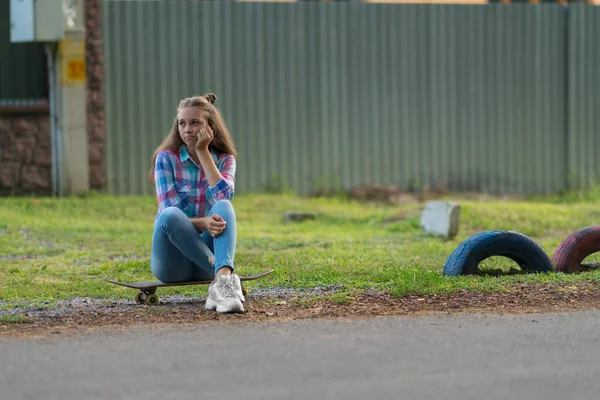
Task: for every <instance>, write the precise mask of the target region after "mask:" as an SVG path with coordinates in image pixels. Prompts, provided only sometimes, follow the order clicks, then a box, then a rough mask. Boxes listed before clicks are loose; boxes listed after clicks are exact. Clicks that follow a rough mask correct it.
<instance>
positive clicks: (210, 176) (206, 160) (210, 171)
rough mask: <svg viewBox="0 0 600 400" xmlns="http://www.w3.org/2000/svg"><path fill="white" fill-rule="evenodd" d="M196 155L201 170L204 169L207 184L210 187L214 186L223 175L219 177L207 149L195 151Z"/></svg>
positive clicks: (219, 173)
mask: <svg viewBox="0 0 600 400" xmlns="http://www.w3.org/2000/svg"><path fill="white" fill-rule="evenodd" d="M196 154H197V155H198V159H199V160H200V164H202V168H203V169H204V173H205V174H206V179H207V180H208V184H209V185H210V186H215V185H216V184H217V183H218V182H219V181H220V180H221V179H223V175H221V172H220V171H219V169H218V168H217V166H216V165H215V162H214V161H213V159H212V156H211V154H210V151H209V150H208V149H204V150H200V151H197V152H196Z"/></svg>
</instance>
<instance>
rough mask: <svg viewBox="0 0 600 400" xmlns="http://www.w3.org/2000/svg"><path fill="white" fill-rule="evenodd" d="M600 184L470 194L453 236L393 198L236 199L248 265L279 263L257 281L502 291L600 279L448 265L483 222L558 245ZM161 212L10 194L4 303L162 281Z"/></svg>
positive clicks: (2, 236)
mask: <svg viewBox="0 0 600 400" xmlns="http://www.w3.org/2000/svg"><path fill="white" fill-rule="evenodd" d="M594 190H595V189H594ZM594 190H592V191H590V192H585V193H579V194H574V193H569V194H565V195H563V196H552V197H548V198H541V197H538V198H535V199H530V200H527V201H473V200H469V201H467V200H459V202H460V204H461V206H462V212H461V225H460V232H459V235H458V237H456V238H455V239H453V240H440V239H437V238H433V237H429V236H426V235H424V234H423V232H422V230H421V228H420V227H419V218H420V213H421V211H422V208H423V204H422V203H417V202H415V203H412V204H406V205H402V206H393V205H376V204H364V203H360V202H356V201H348V200H346V199H343V198H341V197H337V198H313V199H311V198H302V197H296V196H293V195H289V194H265V195H245V196H238V197H236V198H235V199H234V201H233V203H234V207H235V209H236V213H237V217H238V247H237V250H236V267H237V269H238V272H239V273H240V274H242V275H249V274H254V273H257V272H260V271H262V270H264V269H266V268H274V269H275V272H274V273H273V274H271V275H270V276H268V277H266V278H264V279H261V280H257V281H252V282H248V283H247V286H248V288H249V289H250V290H252V288H253V287H270V286H280V287H290V288H309V287H314V286H327V285H339V286H342V287H343V288H344V290H343V291H342V292H341V293H340V294H338V295H336V296H337V297H335V301H339V302H344V301H346V299H347V298H348V293H350V292H352V293H356V292H360V291H362V290H365V289H367V288H375V289H380V290H386V291H389V292H390V293H392V294H393V295H397V296H403V295H407V294H437V293H450V292H454V291H458V290H475V291H499V290H507V289H509V288H510V287H511V285H513V284H515V283H517V282H564V281H577V280H598V279H599V278H600V271H591V272H586V273H582V274H576V275H564V274H557V273H549V274H528V275H525V274H520V273H519V274H510V272H515V271H514V268H516V267H517V266H516V264H514V263H513V262H512V261H510V260H508V259H505V258H501V257H494V258H492V259H490V260H488V261H486V262H485V263H484V266H483V267H484V269H487V270H488V271H489V272H490V274H491V276H466V277H456V278H449V277H444V276H442V274H441V272H442V268H443V265H444V263H445V261H446V259H447V258H448V256H449V255H450V253H452V251H453V250H454V249H455V248H456V246H458V244H459V243H460V242H461V241H463V240H465V239H466V238H468V237H469V236H470V235H472V234H474V233H477V232H480V231H483V230H489V229H511V230H515V231H519V232H522V233H524V234H526V235H528V236H530V237H532V238H533V239H534V240H536V241H537V242H538V243H539V244H540V245H541V246H542V247H543V249H544V250H545V251H546V252H547V253H548V254H549V255H551V254H552V252H553V251H554V249H555V248H556V247H557V246H558V244H559V243H560V242H561V241H562V240H563V239H564V238H565V237H566V236H567V235H568V234H570V233H572V232H573V231H575V230H578V229H581V228H583V227H585V226H589V225H595V224H597V223H598V221H599V220H600V211H599V210H600V196H594V194H596V193H597V192H596V191H594ZM288 210H294V211H309V212H314V213H316V214H317V218H316V219H315V220H308V221H304V222H296V223H293V222H284V221H282V218H281V216H282V214H283V213H284V212H285V211H288ZM155 215H156V201H155V199H154V198H153V197H133V196H124V197H111V196H107V195H100V194H93V195H89V196H85V197H74V198H63V199H55V198H30V197H5V198H1V199H0V221H1V223H0V301H2V302H3V303H4V305H5V304H8V303H13V302H19V301H32V302H46V301H48V302H49V303H50V304H52V303H53V302H55V301H57V300H61V299H70V298H73V297H77V296H81V297H87V296H89V297H95V298H133V296H134V295H135V291H134V290H133V289H128V288H121V287H117V286H114V285H111V284H108V283H106V282H104V281H103V280H102V278H109V279H117V280H122V281H140V280H154V277H153V276H152V274H151V272H150V268H149V256H150V251H151V237H152V228H153V223H154V218H155ZM586 262H600V257H599V255H598V254H595V255H592V256H590V257H588V259H587V260H586ZM511 269H512V271H511ZM498 271H500V272H503V273H506V272H508V273H509V274H508V275H503V274H502V273H498ZM174 293H181V294H185V295H204V294H206V286H186V287H174V288H162V289H160V290H159V296H161V295H165V294H174Z"/></svg>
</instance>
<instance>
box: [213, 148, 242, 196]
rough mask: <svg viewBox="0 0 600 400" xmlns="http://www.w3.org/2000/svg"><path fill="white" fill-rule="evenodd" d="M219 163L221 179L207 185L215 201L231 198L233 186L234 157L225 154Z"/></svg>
mask: <svg viewBox="0 0 600 400" xmlns="http://www.w3.org/2000/svg"><path fill="white" fill-rule="evenodd" d="M219 164H221V166H220V168H219V172H221V175H222V176H223V179H221V180H220V181H219V182H217V184H216V185H214V186H209V187H208V190H210V193H211V194H212V197H213V199H214V200H215V201H216V200H231V199H233V193H234V188H235V166H236V165H235V157H233V156H232V155H231V154H227V155H226V156H225V157H223V160H222V161H221V162H220V163H219Z"/></svg>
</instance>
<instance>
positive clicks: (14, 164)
mask: <svg viewBox="0 0 600 400" xmlns="http://www.w3.org/2000/svg"><path fill="white" fill-rule="evenodd" d="M101 5H102V0H87V1H86V54H85V58H86V66H87V113H88V116H87V117H88V120H87V124H88V138H89V161H90V185H91V189H95V190H103V189H104V185H105V172H104V171H105V162H104V99H103V96H104V94H103V90H104V82H103V81H104V66H103V60H104V57H103V53H102V10H101ZM50 140H51V138H50V119H49V108H48V105H47V104H45V105H42V106H29V107H10V108H9V107H0V163H1V165H2V167H3V168H2V170H0V196H6V195H11V194H14V195H31V194H34V195H50V194H52V181H51V169H52V150H51V146H50Z"/></svg>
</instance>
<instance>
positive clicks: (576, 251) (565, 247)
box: [552, 226, 600, 274]
mask: <svg viewBox="0 0 600 400" xmlns="http://www.w3.org/2000/svg"><path fill="white" fill-rule="evenodd" d="M599 251H600V226H588V227H586V228H583V229H580V230H578V231H576V232H573V233H571V234H570V235H569V236H568V237H567V238H566V239H565V240H563V241H562V242H561V243H560V244H559V245H558V247H557V248H556V250H554V255H553V256H552V263H553V264H554V270H555V271H557V272H564V273H567V274H569V273H575V272H579V270H580V269H581V262H582V261H583V260H584V259H585V258H586V257H587V256H589V255H590V254H593V253H597V252H599Z"/></svg>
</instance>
